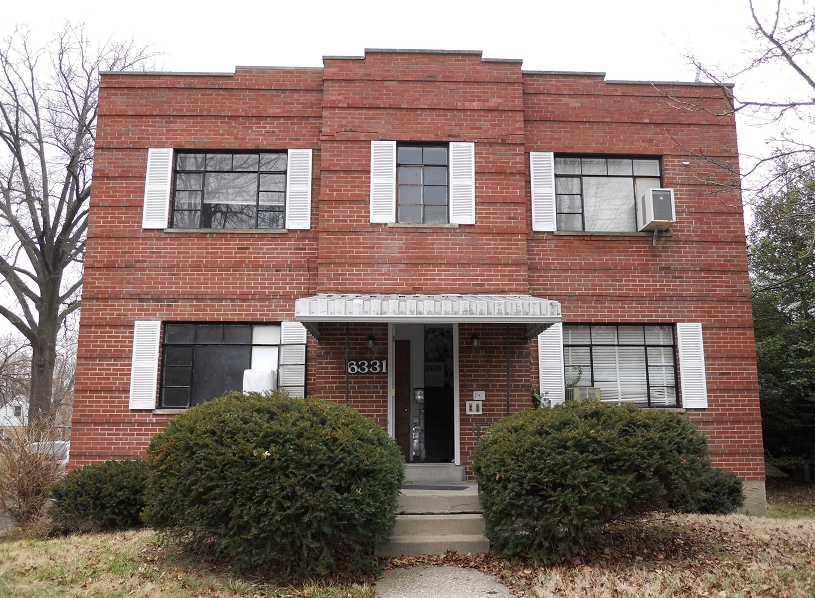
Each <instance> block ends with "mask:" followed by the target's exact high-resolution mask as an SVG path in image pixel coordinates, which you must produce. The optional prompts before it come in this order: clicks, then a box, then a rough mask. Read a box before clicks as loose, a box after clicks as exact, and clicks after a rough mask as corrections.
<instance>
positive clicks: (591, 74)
mask: <svg viewBox="0 0 815 598" xmlns="http://www.w3.org/2000/svg"><path fill="white" fill-rule="evenodd" d="M521 73H522V74H524V75H560V76H563V77H605V76H606V74H605V73H601V72H592V71H521Z"/></svg>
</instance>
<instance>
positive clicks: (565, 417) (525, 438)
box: [473, 401, 709, 564]
mask: <svg viewBox="0 0 815 598" xmlns="http://www.w3.org/2000/svg"><path fill="white" fill-rule="evenodd" d="M708 468H709V453H708V448H707V441H706V440H705V437H704V436H703V435H702V434H700V433H699V432H697V431H696V429H695V427H694V425H693V424H692V423H691V422H690V421H689V420H687V419H686V418H684V417H682V416H681V415H678V414H676V413H670V412H665V411H658V410H641V409H636V408H634V407H632V406H624V407H618V406H615V405H610V404H604V403H600V402H599V401H575V402H570V403H566V404H565V405H560V406H557V407H554V408H552V409H535V410H530V411H524V412H521V413H517V414H515V415H513V416H510V417H507V418H506V419H503V420H501V421H499V422H498V423H496V424H495V425H493V426H492V427H491V428H490V430H489V431H488V432H487V434H486V435H485V436H484V437H483V438H482V439H481V441H480V442H479V444H478V446H477V447H476V450H475V451H474V453H473V470H474V472H475V474H476V477H477V478H478V484H479V490H480V495H481V503H482V506H483V508H484V518H485V520H486V534H487V537H489V539H490V540H491V542H492V546H493V549H494V550H495V551H496V552H498V553H499V554H500V555H502V556H505V557H514V556H528V557H531V558H532V559H533V560H534V561H536V562H539V563H545V564H552V563H556V562H559V561H561V560H562V559H563V558H565V557H570V556H572V555H574V554H575V553H576V552H577V551H578V550H579V549H580V548H582V546H583V542H584V541H585V539H586V533H585V532H586V531H587V530H589V529H590V528H594V527H597V526H599V525H602V524H603V523H605V522H607V521H611V520H613V519H615V518H619V517H623V516H626V515H632V514H635V513H638V512H641V511H644V510H649V509H657V508H661V507H664V506H666V505H667V504H668V503H669V501H670V500H671V499H672V498H673V497H674V496H675V495H677V493H681V492H684V491H685V489H686V488H687V487H689V486H691V485H693V483H694V481H695V480H698V479H699V478H700V476H701V475H702V474H703V472H704V471H705V470H707V469H708Z"/></svg>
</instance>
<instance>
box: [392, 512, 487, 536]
mask: <svg viewBox="0 0 815 598" xmlns="http://www.w3.org/2000/svg"><path fill="white" fill-rule="evenodd" d="M462 534H463V535H483V534H484V518H483V517H481V515H480V514H479V513H457V514H455V515H397V517H396V527H394V528H393V535H394V536H457V535H462Z"/></svg>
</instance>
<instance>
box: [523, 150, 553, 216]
mask: <svg viewBox="0 0 815 598" xmlns="http://www.w3.org/2000/svg"><path fill="white" fill-rule="evenodd" d="M529 165H530V179H531V182H532V230H539V231H554V230H557V229H556V212H555V155H554V154H553V153H552V152H530V154H529Z"/></svg>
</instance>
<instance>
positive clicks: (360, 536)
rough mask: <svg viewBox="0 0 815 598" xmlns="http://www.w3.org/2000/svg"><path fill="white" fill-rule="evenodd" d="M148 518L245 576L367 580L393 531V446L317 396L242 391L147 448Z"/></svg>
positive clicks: (183, 420) (398, 476) (184, 419)
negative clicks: (345, 574)
mask: <svg viewBox="0 0 815 598" xmlns="http://www.w3.org/2000/svg"><path fill="white" fill-rule="evenodd" d="M148 462H149V464H150V468H151V470H152V473H151V478H150V482H149V484H148V491H147V509H146V510H145V517H146V519H147V521H148V523H150V524H151V525H153V526H155V527H157V528H159V529H160V530H162V531H163V532H164V533H165V534H166V535H169V536H170V537H171V538H174V539H176V540H179V541H181V542H182V543H184V545H185V546H186V547H187V548H188V549H194V550H205V551H209V552H211V553H214V554H215V555H216V556H219V557H222V558H225V559H228V560H230V561H232V562H233V563H234V564H235V565H236V566H237V567H238V568H240V569H243V570H247V569H249V570H251V569H258V568H263V569H266V570H275V571H278V572H284V573H286V574H288V575H292V576H297V577H304V576H314V575H324V574H327V573H331V572H335V571H339V570H347V571H351V572H369V571H371V570H372V569H373V568H374V567H375V563H376V560H375V558H374V549H375V547H376V546H377V545H379V544H382V543H384V542H385V541H386V540H387V538H388V536H389V535H390V532H391V530H392V529H393V525H394V522H395V515H394V510H395V507H396V499H397V495H398V491H399V486H400V484H401V483H402V479H403V474H404V460H403V459H402V456H401V454H400V452H399V448H398V446H397V445H396V443H395V442H394V441H393V440H392V439H391V438H389V437H388V435H387V434H386V433H385V432H384V430H382V428H381V427H380V426H379V425H378V424H377V423H375V422H374V421H372V420H370V419H368V418H366V417H363V416H362V415H360V414H359V413H358V412H356V411H354V410H353V409H350V408H348V407H345V406H340V405H336V404H332V403H328V402H325V401H321V400H319V399H316V398H308V399H291V398H289V397H288V396H287V395H286V394H285V393H281V392H277V393H275V394H274V395H273V396H262V395H259V394H250V395H243V394H241V393H235V394H231V395H227V396H225V397H222V398H219V399H215V400H213V401H210V402H207V403H205V404H203V405H200V406H198V407H195V408H193V409H190V410H189V411H187V412H186V413H184V414H182V415H179V416H178V417H177V418H175V419H174V420H172V421H171V422H170V423H168V424H167V426H166V427H165V429H164V432H162V433H161V434H158V435H157V436H155V437H154V438H153V440H152V442H151V443H150V446H149V448H148Z"/></svg>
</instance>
